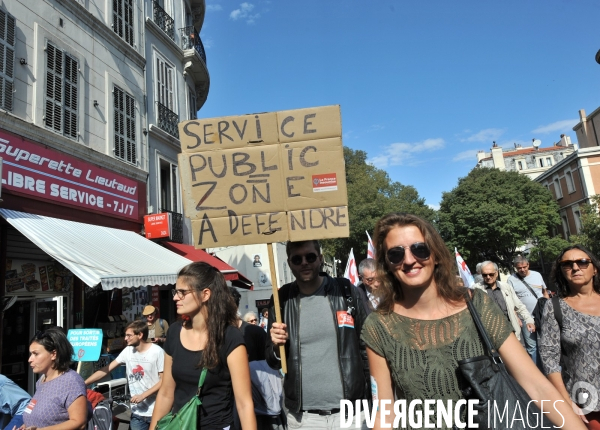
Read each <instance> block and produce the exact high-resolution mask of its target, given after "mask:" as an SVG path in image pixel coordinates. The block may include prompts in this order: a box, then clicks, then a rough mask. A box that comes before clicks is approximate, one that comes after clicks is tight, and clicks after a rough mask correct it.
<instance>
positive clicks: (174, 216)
mask: <svg viewBox="0 0 600 430" xmlns="http://www.w3.org/2000/svg"><path fill="white" fill-rule="evenodd" d="M161 212H169V213H170V214H171V242H175V243H183V214H180V213H179V212H173V211H170V210H168V209H161Z"/></svg>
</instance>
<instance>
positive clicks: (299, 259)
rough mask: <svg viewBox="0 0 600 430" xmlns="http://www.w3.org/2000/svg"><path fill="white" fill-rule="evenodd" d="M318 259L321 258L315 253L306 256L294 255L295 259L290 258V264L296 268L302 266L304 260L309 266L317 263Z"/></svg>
mask: <svg viewBox="0 0 600 430" xmlns="http://www.w3.org/2000/svg"><path fill="white" fill-rule="evenodd" d="M318 257H319V256H318V255H317V254H315V253H314V252H310V253H308V254H306V255H294V256H293V257H290V263H292V264H293V265H294V266H300V265H301V264H302V260H304V259H306V262H307V263H308V264H312V263H314V262H315V261H317V258H318Z"/></svg>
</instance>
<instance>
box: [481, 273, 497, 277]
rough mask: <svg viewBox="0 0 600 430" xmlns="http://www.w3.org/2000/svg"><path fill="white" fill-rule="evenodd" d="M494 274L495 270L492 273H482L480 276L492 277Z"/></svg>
mask: <svg viewBox="0 0 600 430" xmlns="http://www.w3.org/2000/svg"><path fill="white" fill-rule="evenodd" d="M495 275H496V272H493V273H482V274H481V276H483V277H484V278H492V277H494V276H495Z"/></svg>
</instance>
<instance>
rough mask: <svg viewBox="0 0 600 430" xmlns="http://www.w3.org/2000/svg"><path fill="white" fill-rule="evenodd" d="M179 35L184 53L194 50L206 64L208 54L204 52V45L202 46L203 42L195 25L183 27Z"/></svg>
mask: <svg viewBox="0 0 600 430" xmlns="http://www.w3.org/2000/svg"><path fill="white" fill-rule="evenodd" d="M179 32H180V33H179V34H180V35H181V49H183V50H184V51H185V50H186V49H192V48H194V49H195V50H196V52H198V54H200V57H201V58H202V60H203V61H204V64H206V52H205V51H204V45H203V44H202V40H201V39H200V35H199V34H198V32H197V31H196V29H195V28H194V26H193V25H190V26H188V27H183V28H180V29H179Z"/></svg>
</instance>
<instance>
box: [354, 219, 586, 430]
mask: <svg viewBox="0 0 600 430" xmlns="http://www.w3.org/2000/svg"><path fill="white" fill-rule="evenodd" d="M375 246H376V256H377V275H378V278H379V280H380V282H381V285H380V287H379V289H380V290H381V291H380V296H381V300H380V302H379V306H378V308H377V310H376V311H375V312H373V313H371V315H370V316H369V317H368V318H367V320H366V322H365V326H364V329H363V332H362V338H363V339H364V341H365V343H366V344H367V355H368V358H369V368H370V371H371V377H372V387H373V390H374V395H375V394H376V395H377V398H378V399H379V401H380V404H381V402H383V401H389V402H390V403H392V404H393V403H394V400H395V399H405V400H406V403H407V404H410V402H411V401H412V400H422V399H435V400H442V401H444V402H446V401H447V400H451V401H453V403H454V404H456V402H457V401H459V400H462V399H463V393H462V391H461V389H464V388H466V386H465V382H464V381H463V380H462V379H459V376H458V375H459V373H460V371H459V366H458V362H459V360H463V359H467V358H473V357H478V356H481V355H483V354H484V348H483V345H482V343H481V341H480V337H479V334H478V331H477V328H476V327H475V324H474V322H473V319H472V317H471V314H470V312H469V310H468V308H467V305H466V299H465V289H464V288H462V287H459V286H458V283H457V281H456V276H455V275H454V270H455V269H454V264H455V263H454V258H453V257H452V255H451V254H450V252H449V251H448V248H447V247H446V245H445V244H444V242H443V240H442V238H441V237H440V235H439V234H438V232H437V231H436V230H435V228H434V227H433V226H432V225H431V224H429V223H428V222H427V221H425V220H423V219H421V218H418V217H416V216H414V215H408V214H400V213H395V214H390V215H386V216H384V217H383V218H382V219H380V220H379V222H378V223H377V226H376V227H375ZM472 293H473V294H472V301H473V305H474V307H475V308H476V309H477V311H478V313H479V315H480V316H481V320H482V321H483V324H484V327H485V329H486V331H487V332H488V334H489V336H490V338H491V340H492V343H493V346H494V348H496V349H498V351H499V353H500V356H501V357H502V360H503V361H504V363H505V365H506V367H507V369H508V371H509V372H510V373H511V374H512V376H513V377H514V378H515V379H516V380H517V382H518V383H519V384H520V385H521V386H522V387H523V388H524V389H525V391H526V392H527V394H528V395H529V396H530V397H531V398H532V400H537V401H538V404H541V403H539V401H541V400H542V399H544V400H550V403H547V404H553V405H555V407H554V408H549V410H548V411H544V412H549V414H548V415H547V417H549V418H550V420H551V421H552V422H553V423H554V424H556V425H562V424H563V418H564V422H566V423H569V425H568V428H569V429H579V430H582V429H585V426H584V425H583V423H582V422H581V421H580V420H579V419H578V418H577V416H576V415H575V413H574V412H573V410H572V409H571V408H570V407H569V406H568V405H566V404H565V403H564V402H561V401H562V400H563V399H562V397H561V395H560V394H559V392H558V391H557V390H556V389H555V388H554V386H553V385H552V384H551V383H550V382H549V381H548V380H547V379H546V378H544V376H543V375H542V374H541V372H540V371H539V370H538V369H537V368H536V367H535V364H534V363H533V361H532V360H531V359H530V358H529V356H528V355H527V352H526V351H525V349H523V347H522V346H521V344H520V343H519V341H518V340H517V338H516V337H515V335H514V333H513V330H512V327H511V324H510V323H509V321H508V319H507V318H506V317H505V316H504V314H503V313H502V312H501V311H500V308H498V306H497V305H496V304H495V303H494V302H493V301H492V300H491V298H490V297H488V295H487V294H485V292H483V291H481V290H478V289H475V290H473V291H472ZM555 401H559V402H558V403H554V402H555ZM512 412H513V411H511V414H512ZM379 414H380V410H379V411H378V412H377V415H378V416H377V417H376V419H375V428H376V429H379V428H381V427H380V425H381V424H380V418H381V417H380V416H379ZM393 415H394V414H393V413H392V416H393ZM434 416H435V415H434ZM384 418H387V419H386V421H387V424H388V425H389V424H391V422H390V421H391V419H390V418H389V416H388V417H385V416H384ZM419 428H420V427H419Z"/></svg>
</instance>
